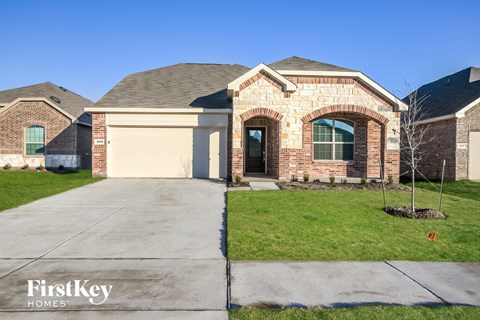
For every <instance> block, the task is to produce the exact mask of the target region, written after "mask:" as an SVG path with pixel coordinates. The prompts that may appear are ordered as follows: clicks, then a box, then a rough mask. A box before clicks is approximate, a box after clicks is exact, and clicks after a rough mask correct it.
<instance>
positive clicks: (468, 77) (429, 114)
mask: <svg viewBox="0 0 480 320" xmlns="http://www.w3.org/2000/svg"><path fill="white" fill-rule="evenodd" d="M417 96H418V97H425V100H424V102H423V104H422V105H423V107H422V110H424V112H425V116H424V117H423V118H422V120H421V121H419V123H421V124H423V125H425V126H429V128H428V131H427V137H426V139H427V140H430V139H431V138H434V140H433V141H432V142H431V143H429V144H428V145H426V146H425V147H424V148H423V149H422V150H421V151H423V152H424V153H425V155H424V157H423V159H422V161H421V162H419V167H418V171H419V172H420V173H422V174H423V175H424V176H426V177H427V178H428V179H440V178H441V172H442V163H443V160H444V159H445V162H446V164H445V178H446V179H448V180H460V179H472V180H478V179H480V165H479V163H480V68H475V67H470V68H467V69H464V70H462V71H459V72H457V73H454V74H451V75H448V76H446V77H443V78H441V79H439V80H436V81H433V82H430V83H428V84H425V85H423V86H421V87H420V88H419V89H418V91H417ZM403 101H404V102H405V103H408V97H405V98H404V99H403ZM401 169H402V170H401V171H402V172H405V173H407V172H408V170H409V169H408V168H407V167H406V166H402V168H401ZM417 176H418V175H417Z"/></svg>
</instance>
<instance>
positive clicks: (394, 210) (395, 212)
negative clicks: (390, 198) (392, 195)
mask: <svg viewBox="0 0 480 320" xmlns="http://www.w3.org/2000/svg"><path fill="white" fill-rule="evenodd" d="M385 212H386V213H388V214H389V215H391V216H395V217H403V218H408V219H445V215H444V214H443V213H442V212H441V211H438V210H436V209H428V208H426V209H424V208H415V212H413V211H412V209H411V208H410V207H405V206H402V207H386V208H385Z"/></svg>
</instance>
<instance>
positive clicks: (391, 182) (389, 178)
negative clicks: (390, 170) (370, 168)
mask: <svg viewBox="0 0 480 320" xmlns="http://www.w3.org/2000/svg"><path fill="white" fill-rule="evenodd" d="M387 180H388V184H393V176H392V175H389V176H388V178H387Z"/></svg>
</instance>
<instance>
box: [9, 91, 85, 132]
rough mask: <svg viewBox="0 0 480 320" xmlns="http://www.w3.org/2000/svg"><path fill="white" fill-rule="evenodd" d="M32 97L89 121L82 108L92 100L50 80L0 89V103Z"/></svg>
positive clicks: (83, 120)
mask: <svg viewBox="0 0 480 320" xmlns="http://www.w3.org/2000/svg"><path fill="white" fill-rule="evenodd" d="M32 97H35V98H44V99H46V100H47V101H48V102H49V104H50V105H54V106H55V107H57V108H59V109H61V110H63V111H64V113H66V114H69V115H70V116H73V117H74V118H75V119H80V121H82V122H87V121H88V122H87V123H91V120H89V117H87V116H85V115H84V112H85V111H84V109H85V108H88V107H91V106H93V102H92V101H90V100H89V99H86V98H84V97H82V96H80V95H78V94H76V93H74V92H72V91H69V90H67V89H65V88H63V87H60V86H57V85H55V84H53V83H51V82H44V83H39V84H35V85H31V86H26V87H20V88H15V89H9V90H4V91H0V105H9V104H11V103H12V102H13V101H15V100H17V99H24V98H32Z"/></svg>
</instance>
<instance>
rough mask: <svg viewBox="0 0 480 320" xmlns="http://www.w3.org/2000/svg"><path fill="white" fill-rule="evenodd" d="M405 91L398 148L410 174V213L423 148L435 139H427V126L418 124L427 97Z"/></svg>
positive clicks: (414, 91) (413, 204) (413, 202)
mask: <svg viewBox="0 0 480 320" xmlns="http://www.w3.org/2000/svg"><path fill="white" fill-rule="evenodd" d="M407 89H408V91H407V92H408V95H407V100H408V101H407V105H408V110H407V111H404V112H402V114H401V118H400V128H401V129H400V130H401V139H400V148H401V150H402V158H403V159H402V160H403V161H404V163H405V164H406V165H407V166H408V167H409V171H410V172H411V174H412V191H411V204H410V205H411V210H412V212H415V172H416V171H417V168H418V164H419V163H420V162H421V161H422V159H423V157H424V156H425V153H426V151H425V148H423V146H425V145H426V144H428V143H430V142H432V140H433V139H434V138H435V137H434V136H430V137H428V136H427V132H428V130H429V125H428V124H425V123H423V124H422V123H421V122H420V121H421V120H423V119H425V118H426V116H427V114H426V112H425V110H424V105H423V104H424V102H425V100H426V99H427V98H428V96H426V95H424V96H418V90H410V88H409V87H408V85H407Z"/></svg>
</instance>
